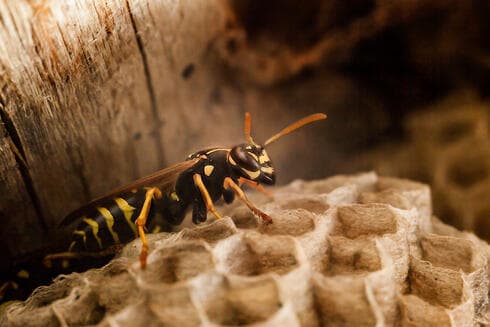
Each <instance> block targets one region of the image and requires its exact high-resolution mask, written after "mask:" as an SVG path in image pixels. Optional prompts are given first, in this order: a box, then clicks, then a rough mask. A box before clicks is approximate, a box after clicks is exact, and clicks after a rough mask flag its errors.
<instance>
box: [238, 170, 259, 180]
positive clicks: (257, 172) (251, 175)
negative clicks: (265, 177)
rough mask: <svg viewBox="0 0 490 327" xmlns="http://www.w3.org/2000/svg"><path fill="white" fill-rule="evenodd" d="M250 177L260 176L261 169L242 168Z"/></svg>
mask: <svg viewBox="0 0 490 327" xmlns="http://www.w3.org/2000/svg"><path fill="white" fill-rule="evenodd" d="M241 169H242V170H243V171H244V172H245V173H246V174H247V175H248V177H249V179H256V178H257V177H259V176H260V170H257V171H250V170H247V169H245V168H241Z"/></svg>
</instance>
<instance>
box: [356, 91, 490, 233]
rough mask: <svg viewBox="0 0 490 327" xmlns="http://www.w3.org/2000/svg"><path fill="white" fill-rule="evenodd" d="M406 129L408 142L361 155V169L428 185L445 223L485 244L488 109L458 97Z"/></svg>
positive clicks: (415, 117)
mask: <svg viewBox="0 0 490 327" xmlns="http://www.w3.org/2000/svg"><path fill="white" fill-rule="evenodd" d="M405 125H406V130H407V132H408V134H409V135H410V139H409V140H408V141H406V142H405V143H404V144H393V145H391V146H387V147H383V148H380V149H377V150H375V151H372V152H370V153H368V154H367V155H366V156H361V159H360V162H361V166H362V168H368V169H375V170H376V171H379V172H380V173H382V174H388V175H393V176H403V177H406V178H414V179H418V180H423V181H426V182H428V183H430V184H431V185H432V190H433V193H434V206H435V212H436V213H437V214H438V215H439V216H440V217H441V218H442V219H444V221H446V222H448V223H450V224H451V225H454V226H456V227H458V228H460V229H466V230H472V231H474V232H475V233H476V234H477V235H479V236H480V237H482V238H484V239H486V240H487V241H488V240H490V197H489V194H490V105H489V104H487V103H485V102H482V101H481V100H479V99H478V98H477V97H475V96H474V95H472V94H471V93H469V92H465V93H457V94H455V95H452V96H450V97H448V98H447V99H445V100H444V101H441V102H439V103H436V104H434V105H432V106H430V107H428V108H424V110H420V111H417V112H414V113H413V114H411V115H410V117H408V119H407V121H406V124H405ZM354 166H358V165H357V164H356V165H354ZM356 168H359V167H356Z"/></svg>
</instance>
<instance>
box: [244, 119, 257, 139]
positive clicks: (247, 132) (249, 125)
mask: <svg viewBox="0 0 490 327" xmlns="http://www.w3.org/2000/svg"><path fill="white" fill-rule="evenodd" d="M251 130H252V116H251V115H250V113H249V112H248V111H247V112H246V113H245V126H244V131H245V140H246V141H247V142H248V143H251V144H253V143H255V142H254V140H253V139H252V136H251V134H250V131H251Z"/></svg>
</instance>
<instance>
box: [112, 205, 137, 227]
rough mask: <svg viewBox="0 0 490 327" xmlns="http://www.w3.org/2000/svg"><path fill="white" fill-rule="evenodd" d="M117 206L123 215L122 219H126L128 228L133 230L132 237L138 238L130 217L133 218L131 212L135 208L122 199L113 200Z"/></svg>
mask: <svg viewBox="0 0 490 327" xmlns="http://www.w3.org/2000/svg"><path fill="white" fill-rule="evenodd" d="M114 201H116V204H117V206H118V207H119V209H121V211H122V212H123V214H124V219H126V221H127V223H128V225H129V227H131V229H132V230H133V233H134V236H138V230H137V229H136V225H135V224H134V223H133V222H132V221H131V217H132V216H133V211H134V210H136V208H135V207H133V206H131V205H130V204H129V203H128V202H127V201H126V200H124V199H123V198H115V199H114Z"/></svg>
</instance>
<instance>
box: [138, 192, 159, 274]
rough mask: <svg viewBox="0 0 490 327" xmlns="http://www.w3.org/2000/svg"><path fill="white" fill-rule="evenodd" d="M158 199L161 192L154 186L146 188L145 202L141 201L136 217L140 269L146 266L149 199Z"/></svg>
mask: <svg viewBox="0 0 490 327" xmlns="http://www.w3.org/2000/svg"><path fill="white" fill-rule="evenodd" d="M154 197H155V198H157V199H160V198H161V197H162V192H161V191H160V190H159V189H158V188H156V187H152V188H149V189H147V191H146V194H145V202H144V203H143V207H142V208H141V212H140V214H139V216H138V218H136V221H135V223H136V226H138V234H139V236H140V238H141V243H142V244H141V254H140V264H141V269H145V268H146V257H147V256H148V241H147V240H146V235H145V225H146V220H147V219H148V214H149V213H150V207H151V201H152V200H153V198H154Z"/></svg>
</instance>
